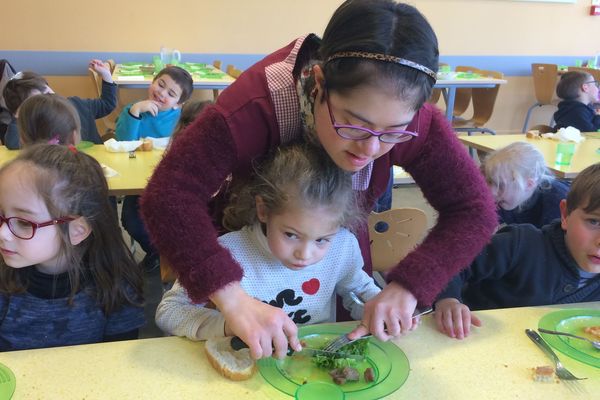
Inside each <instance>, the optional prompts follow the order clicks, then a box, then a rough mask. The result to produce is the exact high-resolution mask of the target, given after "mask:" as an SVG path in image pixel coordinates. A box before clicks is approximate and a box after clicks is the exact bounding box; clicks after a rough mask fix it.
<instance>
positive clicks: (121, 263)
mask: <svg viewBox="0 0 600 400" xmlns="http://www.w3.org/2000/svg"><path fill="white" fill-rule="evenodd" d="M0 215H1V216H2V221H1V225H0V249H2V253H1V254H2V260H0V292H2V293H5V294H11V293H15V292H18V291H22V290H24V289H25V287H26V285H27V282H26V281H24V280H23V275H22V274H20V273H19V269H21V268H24V267H28V266H33V265H35V266H36V268H37V269H38V270H40V271H41V272H44V273H47V274H52V275H55V274H58V273H62V272H68V274H69V278H70V281H71V294H72V295H74V294H75V293H76V292H77V291H78V290H79V289H80V283H81V282H82V280H83V278H84V277H85V280H90V279H92V280H93V282H94V283H95V287H96V290H97V298H98V302H99V303H100V304H102V306H103V307H104V308H105V310H111V309H113V308H115V307H117V306H118V305H119V304H123V301H124V299H127V298H128V296H127V295H126V294H125V292H124V288H115V285H116V283H117V282H122V281H123V280H126V281H127V282H129V283H130V284H131V285H132V286H133V287H134V288H135V289H137V290H139V292H138V294H141V274H140V270H139V268H137V266H136V264H135V262H134V260H133V258H132V257H131V254H130V253H129V251H128V249H127V246H126V244H125V242H124V241H123V238H122V235H121V231H120V229H119V226H118V223H117V217H116V214H115V210H114V209H113V207H112V206H111V204H110V202H109V199H108V186H107V183H106V179H105V178H104V174H103V172H102V168H101V167H100V164H98V162H97V161H96V160H94V159H93V158H92V157H90V156H89V155H87V154H85V153H82V152H78V151H76V150H75V149H74V148H73V147H71V148H68V147H66V146H57V145H48V144H37V145H33V146H30V147H28V148H26V149H24V150H23V151H22V152H21V154H19V156H18V157H17V158H16V159H14V160H13V161H11V162H9V163H7V164H5V165H4V166H3V167H2V168H1V169H0Z"/></svg>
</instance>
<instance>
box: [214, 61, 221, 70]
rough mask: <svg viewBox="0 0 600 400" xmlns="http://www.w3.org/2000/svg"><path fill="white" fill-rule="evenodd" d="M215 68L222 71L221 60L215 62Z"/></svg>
mask: <svg viewBox="0 0 600 400" xmlns="http://www.w3.org/2000/svg"><path fill="white" fill-rule="evenodd" d="M213 67H215V68H216V69H221V60H215V61H213Z"/></svg>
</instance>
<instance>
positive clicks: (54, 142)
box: [48, 135, 60, 144]
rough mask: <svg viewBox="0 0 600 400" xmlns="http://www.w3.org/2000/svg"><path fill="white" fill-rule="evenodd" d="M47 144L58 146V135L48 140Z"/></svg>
mask: <svg viewBox="0 0 600 400" xmlns="http://www.w3.org/2000/svg"><path fill="white" fill-rule="evenodd" d="M48 144H60V139H59V138H58V135H54V136H52V139H50V140H48Z"/></svg>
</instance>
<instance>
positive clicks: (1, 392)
mask: <svg viewBox="0 0 600 400" xmlns="http://www.w3.org/2000/svg"><path fill="white" fill-rule="evenodd" d="M16 386H17V380H16V379H15V374H13V372H12V371H11V370H10V368H8V367H7V366H6V365H4V364H0V400H9V399H10V398H11V397H12V395H13V393H14V392H15V387H16Z"/></svg>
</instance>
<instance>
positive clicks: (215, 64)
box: [213, 60, 221, 101]
mask: <svg viewBox="0 0 600 400" xmlns="http://www.w3.org/2000/svg"><path fill="white" fill-rule="evenodd" d="M213 67H215V68H216V69H221V60H215V61H213ZM217 97H219V89H213V100H214V101H217Z"/></svg>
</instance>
